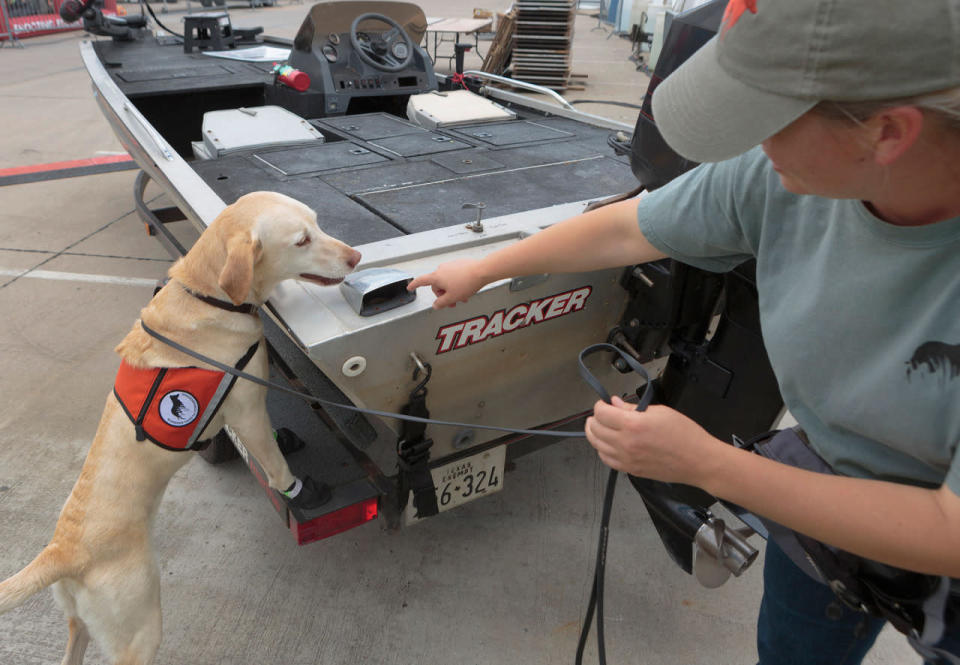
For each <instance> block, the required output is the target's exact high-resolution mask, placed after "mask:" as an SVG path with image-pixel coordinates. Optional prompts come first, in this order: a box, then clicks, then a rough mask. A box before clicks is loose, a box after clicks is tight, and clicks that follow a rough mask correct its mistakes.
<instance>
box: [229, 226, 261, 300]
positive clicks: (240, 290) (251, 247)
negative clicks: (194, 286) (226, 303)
mask: <svg viewBox="0 0 960 665" xmlns="http://www.w3.org/2000/svg"><path fill="white" fill-rule="evenodd" d="M262 251H263V245H262V244H261V243H260V240H259V239H258V238H256V237H254V236H253V235H252V234H251V233H240V234H237V235H234V236H233V237H231V238H230V239H229V240H228V241H227V260H226V262H225V263H224V264H223V269H222V270H221V271H220V277H219V279H218V283H219V285H220V288H221V289H223V290H224V292H225V293H226V294H227V295H228V296H229V297H230V300H231V301H233V304H235V305H239V304H241V303H243V301H244V300H246V299H247V294H248V293H250V287H251V286H252V285H253V266H254V264H256V262H257V261H258V260H259V259H260V254H261V252H262Z"/></svg>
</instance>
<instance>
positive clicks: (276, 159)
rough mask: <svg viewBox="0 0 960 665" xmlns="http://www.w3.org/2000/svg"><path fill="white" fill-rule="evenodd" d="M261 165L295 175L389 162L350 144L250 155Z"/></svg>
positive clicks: (283, 173) (380, 156) (306, 147)
mask: <svg viewBox="0 0 960 665" xmlns="http://www.w3.org/2000/svg"><path fill="white" fill-rule="evenodd" d="M253 159H254V160H256V161H258V162H259V163H260V164H261V165H263V166H265V167H266V168H268V170H271V169H272V170H273V171H275V172H277V173H280V174H281V175H285V176H296V175H303V174H306V173H322V172H325V171H333V170H336V169H345V168H349V167H351V166H364V165H366V164H378V163H380V162H389V161H390V159H389V158H388V157H384V156H383V155H378V154H377V153H375V152H373V151H372V150H369V149H368V148H364V147H363V146H361V145H357V144H356V143H353V142H351V141H338V142H336V143H324V144H323V145H315V144H314V145H307V146H300V147H296V148H285V149H280V150H269V151H266V150H262V151H258V152H256V153H254V154H253Z"/></svg>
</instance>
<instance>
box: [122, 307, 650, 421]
mask: <svg viewBox="0 0 960 665" xmlns="http://www.w3.org/2000/svg"><path fill="white" fill-rule="evenodd" d="M140 326H141V327H142V328H143V331H144V332H145V333H147V334H148V335H150V336H151V337H153V338H154V339H157V340H159V341H161V342H163V343H164V344H166V345H167V346H169V347H171V348H173V349H176V350H177V351H180V352H181V353H185V354H186V355H188V356H190V357H191V358H196V359H197V360H199V361H201V362H204V363H206V364H208V365H211V366H213V367H216V368H217V369H219V370H220V371H221V372H226V373H227V374H232V375H233V376H236V377H238V378H241V379H246V380H247V381H250V382H251V383H256V384H257V385H260V386H263V387H265V388H269V389H271V390H279V391H282V392H285V393H288V394H290V395H293V396H295V397H299V398H300V399H303V400H306V401H308V402H313V403H316V404H323V405H325V406H333V407H336V408H339V409H346V410H348V411H355V412H357V413H369V414H371V415H374V416H381V417H383V418H394V419H396V420H406V421H409V422H415V423H427V424H433V425H448V426H451V427H471V428H476V429H487V430H494V431H497V432H510V433H513V434H527V435H531V436H534V435H543V436H553V437H558V438H565V439H573V438H583V436H584V432H582V431H580V432H558V431H555V430H546V429H516V428H513V427H498V426H495V425H479V424H476V423H460V422H456V421H449V420H436V419H433V418H420V417H418V416H409V415H405V414H402V413H392V412H390V411H378V410H377V409H364V408H361V407H359V406H353V405H352V404H341V403H339V402H331V401H329V400H325V399H321V398H319V397H315V396H313V395H310V394H309V393H302V392H300V391H297V390H294V389H292V388H288V387H286V386H283V385H280V384H279V383H273V382H272V381H267V380H265V379H261V378H260V377H258V376H254V375H253V374H248V373H247V372H243V371H240V370H238V369H237V368H235V367H231V366H230V365H227V364H225V363H222V362H219V361H217V360H214V359H213V358H209V357H207V356H205V355H203V354H201V353H197V352H196V351H194V350H193V349H190V348H188V347H186V346H184V345H182V344H180V343H179V342H175V341H173V340H172V339H170V338H169V337H165V336H164V335H161V334H160V333H158V332H157V331H155V330H153V329H151V328H150V327H149V326H147V324H146V323H144V322H143V320H141V321H140ZM597 351H613V352H615V353H617V354H619V355H620V357H621V358H623V360H624V362H626V363H627V364H628V365H629V366H630V368H631V369H632V370H633V371H634V372H637V373H638V374H640V376H642V377H643V379H644V381H646V388H645V392H644V398H648V396H652V395H651V387H650V377H649V375H648V374H647V371H646V370H645V369H644V368H643V365H641V364H640V363H639V362H637V361H636V359H634V358H633V357H632V356H630V355H629V354H627V353H626V352H625V351H623V350H622V349H619V348H617V347H615V346H613V345H612V344H593V345H592V346H588V347H587V348H585V349H583V350H582V351H581V352H580V355H579V356H578V359H577V361H578V363H579V369H580V376H581V377H583V380H584V381H586V382H587V383H588V384H589V385H590V387H591V388H593V389H594V391H596V392H597V394H598V395H600V397H601V398H602V399H603V400H604V401H605V402H608V403H609V402H610V395H609V394H608V393H607V391H606V390H605V389H604V387H603V386H602V385H601V384H600V382H599V381H597V379H596V377H594V376H593V374H592V373H591V372H590V370H588V369H587V367H586V365H584V364H583V359H584V358H585V357H587V356H588V355H590V354H592V353H596V352H597ZM640 401H641V404H643V401H644V400H643V399H641V400H640ZM647 403H649V399H647ZM643 408H646V404H644V406H643Z"/></svg>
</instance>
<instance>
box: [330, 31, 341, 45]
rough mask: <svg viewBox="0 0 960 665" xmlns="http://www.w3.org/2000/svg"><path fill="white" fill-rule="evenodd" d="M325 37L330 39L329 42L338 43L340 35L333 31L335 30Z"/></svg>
mask: <svg viewBox="0 0 960 665" xmlns="http://www.w3.org/2000/svg"><path fill="white" fill-rule="evenodd" d="M327 39H329V40H330V43H331V44H339V43H340V35H338V34H337V33H335V32H331V33H330V34H329V35H327Z"/></svg>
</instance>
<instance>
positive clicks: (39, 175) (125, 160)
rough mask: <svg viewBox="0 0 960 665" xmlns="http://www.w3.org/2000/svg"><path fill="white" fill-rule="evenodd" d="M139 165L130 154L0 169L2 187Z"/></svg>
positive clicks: (129, 168) (134, 167)
mask: <svg viewBox="0 0 960 665" xmlns="http://www.w3.org/2000/svg"><path fill="white" fill-rule="evenodd" d="M136 168H138V167H137V164H136V162H134V161H133V158H131V157H130V155H128V154H122V155H104V156H101V157H91V158H89V159H74V160H71V161H67V162H50V163H48V164H33V165H31V166H14V167H12V168H7V169H0V187H3V186H5V185H22V184H25V183H28V182H40V181H44V180H58V179H60V178H75V177H77V176H84V175H95V174H98V173H112V172H113V171H127V170H132V169H136Z"/></svg>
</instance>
